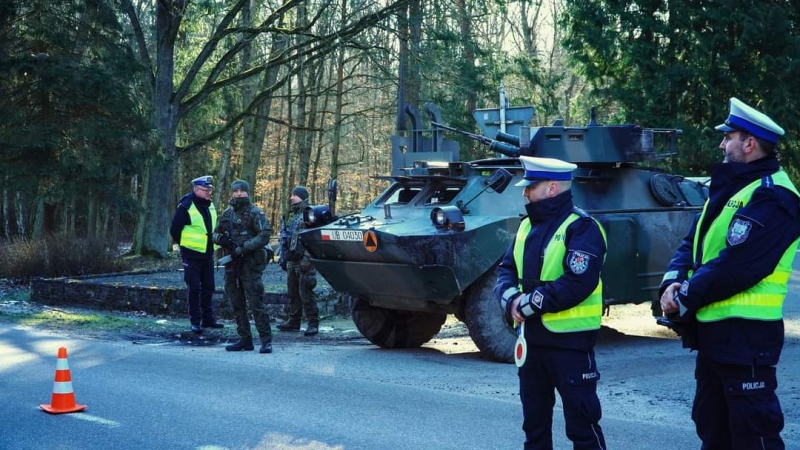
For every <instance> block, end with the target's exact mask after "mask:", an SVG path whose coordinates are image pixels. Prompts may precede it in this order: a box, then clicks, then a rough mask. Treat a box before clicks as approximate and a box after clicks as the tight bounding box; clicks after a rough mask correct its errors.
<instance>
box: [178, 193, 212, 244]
mask: <svg viewBox="0 0 800 450" xmlns="http://www.w3.org/2000/svg"><path fill="white" fill-rule="evenodd" d="M188 211H189V219H191V221H192V223H191V224H190V225H184V227H183V230H181V247H186V248H188V249H189V250H194V251H196V252H200V253H205V252H206V248H207V247H208V235H209V232H208V230H206V223H205V221H203V215H202V214H200V211H199V210H198V209H197V207H196V206H195V205H194V202H191V204H190V206H189V210H188ZM208 214H209V215H211V230H214V229H215V228H216V227H217V211H216V209H214V203H211V204H209V206H208Z"/></svg>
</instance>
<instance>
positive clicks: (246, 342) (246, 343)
mask: <svg viewBox="0 0 800 450" xmlns="http://www.w3.org/2000/svg"><path fill="white" fill-rule="evenodd" d="M254 348H255V347H254V346H253V339H252V338H251V339H239V340H238V341H236V342H234V343H233V344H231V345H227V346H225V351H227V352H241V351H242V350H248V351H249V350H253V349H254Z"/></svg>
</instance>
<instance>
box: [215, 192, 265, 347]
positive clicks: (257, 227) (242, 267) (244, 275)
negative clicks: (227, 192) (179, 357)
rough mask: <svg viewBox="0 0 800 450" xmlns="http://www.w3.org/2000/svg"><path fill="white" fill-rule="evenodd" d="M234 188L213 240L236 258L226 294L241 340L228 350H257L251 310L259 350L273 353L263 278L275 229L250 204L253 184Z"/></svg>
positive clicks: (228, 267)
mask: <svg viewBox="0 0 800 450" xmlns="http://www.w3.org/2000/svg"><path fill="white" fill-rule="evenodd" d="M231 190H232V191H233V199H231V206H229V207H228V208H226V209H225V211H223V212H222V214H220V216H219V219H218V220H217V227H216V228H215V229H214V243H216V244H217V245H220V246H222V247H224V248H226V249H227V250H228V253H229V254H230V255H231V256H233V260H232V261H231V262H229V263H228V264H225V293H226V294H227V295H228V298H229V299H230V302H231V305H232V306H233V313H234V315H235V316H236V332H237V333H238V334H239V341H238V342H236V343H234V344H231V345H228V346H227V347H225V350H227V351H229V352H236V351H242V350H253V349H254V347H253V335H252V334H251V330H250V320H249V317H248V316H249V314H248V312H249V313H251V314H252V315H253V319H254V320H255V325H256V330H257V331H258V337H259V338H261V349H259V353H272V328H271V327H270V324H269V313H268V312H267V308H266V305H265V304H264V282H263V280H262V275H263V274H264V269H266V267H267V263H268V262H269V259H271V258H269V257H268V252H267V249H266V248H265V246H267V245H268V243H269V237H270V233H271V232H272V228H270V226H269V222H268V221H267V217H266V216H265V215H264V211H262V210H261V209H260V208H259V207H258V206H256V205H253V204H252V203H250V197H249V192H250V185H249V184H248V183H247V182H246V181H244V180H236V181H234V182H233V184H231ZM248 310H249V311H248Z"/></svg>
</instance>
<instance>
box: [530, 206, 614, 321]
mask: <svg viewBox="0 0 800 450" xmlns="http://www.w3.org/2000/svg"><path fill="white" fill-rule="evenodd" d="M579 217H580V215H579V214H578V213H577V212H573V213H572V214H570V215H569V217H567V220H565V221H564V222H563V223H562V224H561V226H559V227H558V229H557V230H556V232H555V234H553V237H551V238H550V242H548V243H547V247H545V251H544V262H543V263H542V270H541V274H540V279H541V280H542V281H553V280H555V279H557V278H558V277H560V276H561V275H562V274H563V273H564V266H563V264H562V262H563V261H564V255H565V254H566V252H567V246H566V235H567V227H568V226H569V225H570V224H571V223H572V222H574V221H575V220H577V219H578V218H579ZM592 220H594V219H592ZM595 223H597V221H595ZM597 226H598V227H600V232H601V233H602V235H603V240H604V241H605V239H606V236H605V231H604V230H603V227H602V226H601V225H600V224H599V223H597ZM530 230H531V221H530V219H529V218H527V217H526V218H524V219H522V223H520V225H519V229H518V230H517V240H516V242H515V243H514V262H515V263H516V265H517V278H518V279H519V280H522V274H523V270H522V268H523V267H522V265H523V262H524V261H525V240H526V239H527V238H528V233H530ZM519 289H520V290H522V284H520V286H519ZM602 314H603V282H602V280H598V283H597V286H595V288H594V291H592V293H591V294H590V295H589V297H587V298H586V299H585V300H584V301H582V302H580V303H579V304H577V305H575V306H573V307H572V308H569V309H565V310H564V311H559V312H555V313H545V314H543V315H542V324H544V326H545V327H546V328H547V329H548V330H550V331H552V332H554V333H569V332H574V331H590V330H599V329H600V322H601V316H602Z"/></svg>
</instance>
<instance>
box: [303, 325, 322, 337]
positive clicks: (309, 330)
mask: <svg viewBox="0 0 800 450" xmlns="http://www.w3.org/2000/svg"><path fill="white" fill-rule="evenodd" d="M317 333H319V325H311V324H309V325H308V326H307V327H306V332H305V333H303V335H304V336H316V335H317Z"/></svg>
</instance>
